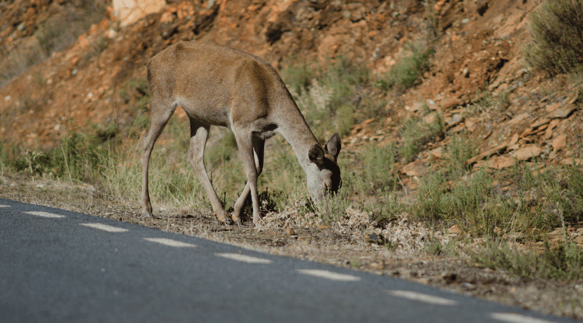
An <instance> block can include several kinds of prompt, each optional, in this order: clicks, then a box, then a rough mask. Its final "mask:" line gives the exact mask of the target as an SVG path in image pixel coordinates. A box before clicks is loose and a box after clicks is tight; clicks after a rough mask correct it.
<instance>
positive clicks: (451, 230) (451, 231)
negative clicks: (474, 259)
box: [447, 224, 463, 234]
mask: <svg viewBox="0 0 583 323" xmlns="http://www.w3.org/2000/svg"><path fill="white" fill-rule="evenodd" d="M447 232H448V233H449V234H460V233H462V232H463V231H462V229H461V228H460V227H459V225H457V224H456V225H454V226H452V227H451V228H449V229H448V230H447Z"/></svg>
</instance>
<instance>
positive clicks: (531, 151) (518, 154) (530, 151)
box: [512, 145, 542, 161]
mask: <svg viewBox="0 0 583 323" xmlns="http://www.w3.org/2000/svg"><path fill="white" fill-rule="evenodd" d="M541 153H542V149H541V148H540V147H539V146H537V145H527V146H525V147H522V148H519V149H518V150H517V151H515V152H514V153H513V154H512V157H514V158H516V159H518V160H519V161H523V160H529V159H531V158H533V157H538V156H539V155H540V154H541Z"/></svg>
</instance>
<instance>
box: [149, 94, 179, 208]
mask: <svg viewBox="0 0 583 323" xmlns="http://www.w3.org/2000/svg"><path fill="white" fill-rule="evenodd" d="M154 96H155V94H154ZM174 109H176V106H175V105H172V104H171V103H168V102H163V101H161V100H158V99H153V100H152V117H151V118H152V121H151V122H150V126H149V127H148V130H147V131H146V134H145V135H144V138H143V139H142V200H141V204H142V211H143V212H144V216H145V217H151V216H152V215H153V212H152V204H151V203H150V191H149V187H148V186H149V185H148V170H149V168H150V156H151V155H152V149H154V144H155V143H156V139H158V137H159V136H160V134H161V133H162V130H164V127H165V126H166V123H168V119H170V117H171V116H172V114H173V113H174Z"/></svg>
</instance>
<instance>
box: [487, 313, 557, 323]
mask: <svg viewBox="0 0 583 323" xmlns="http://www.w3.org/2000/svg"><path fill="white" fill-rule="evenodd" d="M491 315H492V318H493V319H495V320H498V321H503V322H509V323H552V321H547V320H541V319H537V318H534V317H530V316H525V315H520V314H514V313H492V314H491Z"/></svg>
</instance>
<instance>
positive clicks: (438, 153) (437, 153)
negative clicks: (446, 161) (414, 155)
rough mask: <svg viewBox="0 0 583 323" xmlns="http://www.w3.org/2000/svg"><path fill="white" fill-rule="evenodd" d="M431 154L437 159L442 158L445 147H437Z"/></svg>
mask: <svg viewBox="0 0 583 323" xmlns="http://www.w3.org/2000/svg"><path fill="white" fill-rule="evenodd" d="M429 154H430V155H431V156H432V157H435V158H437V159H442V158H443V148H442V147H438V148H435V149H433V150H431V151H429Z"/></svg>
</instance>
